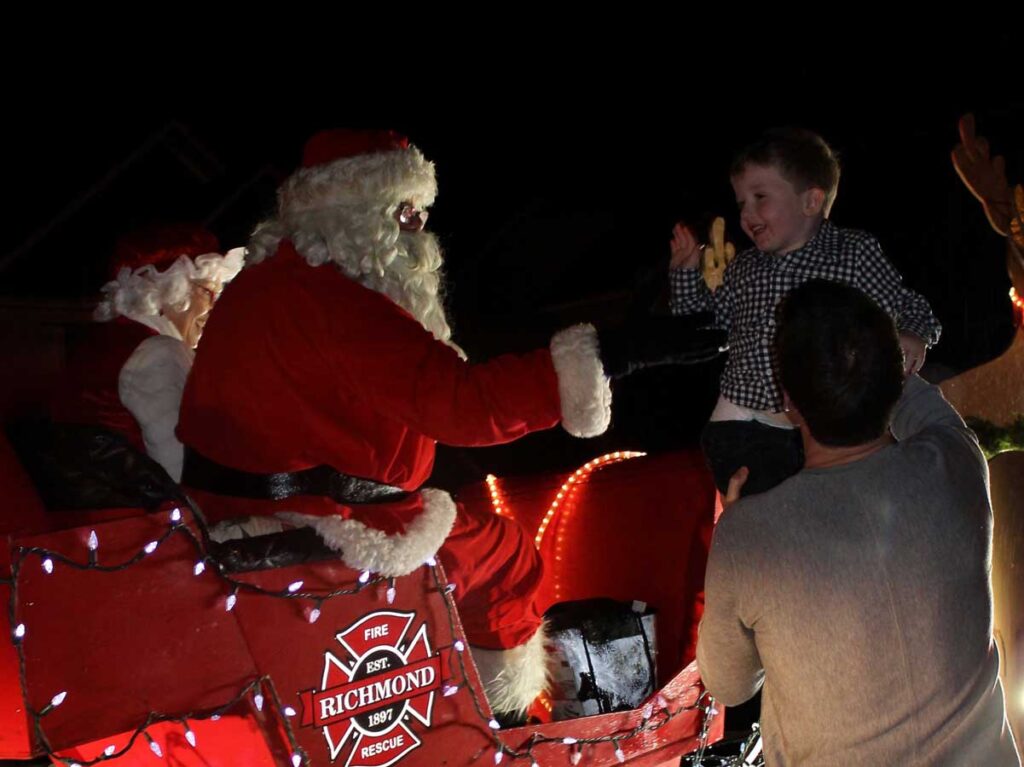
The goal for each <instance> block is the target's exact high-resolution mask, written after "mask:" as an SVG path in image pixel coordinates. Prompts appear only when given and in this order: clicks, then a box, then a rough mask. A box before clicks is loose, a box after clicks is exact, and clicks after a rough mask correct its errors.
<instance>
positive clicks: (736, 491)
mask: <svg viewBox="0 0 1024 767" xmlns="http://www.w3.org/2000/svg"><path fill="white" fill-rule="evenodd" d="M749 476H750V469H748V468H747V467H746V466H740V467H739V468H738V469H737V470H736V473H735V474H733V475H732V476H731V477H730V478H729V487H728V489H727V490H726V491H725V498H723V499H722V509H723V510H724V509H728V508H729V507H730V506H732V505H733V504H734V503H736V501H738V500H739V499H740V493H741V491H742V490H743V486H744V485H745V484H746V483H747V477H749Z"/></svg>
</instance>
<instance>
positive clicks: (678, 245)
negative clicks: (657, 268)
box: [668, 221, 700, 269]
mask: <svg viewBox="0 0 1024 767" xmlns="http://www.w3.org/2000/svg"><path fill="white" fill-rule="evenodd" d="M669 250H670V251H671V253H672V257H671V258H670V259H669V262H668V267H669V269H696V268H697V267H698V266H700V243H699V242H697V238H696V237H695V236H694V235H693V231H692V230H691V229H690V227H688V226H687V225H686V224H684V223H683V222H682V221H680V222H678V223H676V225H675V226H673V227H672V239H671V241H669Z"/></svg>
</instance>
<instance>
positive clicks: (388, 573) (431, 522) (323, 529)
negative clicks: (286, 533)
mask: <svg viewBox="0 0 1024 767" xmlns="http://www.w3.org/2000/svg"><path fill="white" fill-rule="evenodd" d="M420 495H421V496H422V497H423V511H422V512H421V513H420V515H419V516H418V517H416V519H414V520H413V521H412V522H411V523H410V524H409V526H408V527H407V528H406V531H405V534H404V535H388V534H386V533H384V532H383V531H381V530H375V529H373V528H372V527H367V526H366V525H364V524H363V523H362V522H359V521H358V520H355V519H342V518H341V517H318V516H313V515H311V514H298V513H295V512H281V513H279V514H277V516H278V517H280V518H281V519H284V520H286V521H288V522H291V523H292V524H294V525H301V526H304V527H311V528H313V529H314V530H316V531H317V533H318V534H319V535H320V537H321V538H323V540H324V543H326V544H327V545H328V546H330V547H331V548H332V549H334V550H335V551H337V552H339V553H340V554H341V558H342V559H343V560H344V561H345V564H346V565H348V566H349V567H351V568H352V569H353V570H369V571H370V572H372V573H377V574H379V575H383V576H384V577H386V578H398V577H399V576H402V575H408V574H409V573H411V572H412V571H413V570H415V569H416V568H417V567H422V566H423V563H424V562H426V561H427V560H428V559H429V558H430V557H432V556H433V555H434V554H436V553H437V550H438V549H439V548H441V544H442V543H444V540H445V538H447V537H448V533H450V532H451V530H452V525H454V524H455V502H454V501H453V500H452V497H451V496H450V495H448V493H446V492H445V491H443V490H436V489H433V488H424V489H423V490H420Z"/></svg>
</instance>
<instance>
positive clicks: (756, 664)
mask: <svg viewBox="0 0 1024 767" xmlns="http://www.w3.org/2000/svg"><path fill="white" fill-rule="evenodd" d="M729 527H730V520H729V514H726V515H725V516H723V517H722V520H721V521H720V522H719V526H718V528H717V529H716V530H715V534H714V537H713V538H712V540H711V552H710V554H709V555H708V568H707V575H706V576H705V581H704V595H705V597H704V598H705V604H704V617H703V619H702V620H701V623H700V635H699V638H698V640H697V665H698V666H699V667H700V674H701V678H702V679H703V680H704V686H705V687H707V689H708V690H710V692H711V694H712V695H714V696H715V698H717V699H718V700H719V701H721V702H722V703H724V704H725V705H727V706H735V705H738V704H740V703H743V702H744V701H746V700H749V699H750V698H752V697H753V696H754V694H755V693H756V692H757V691H758V690H759V689H761V685H762V683H763V682H764V669H763V667H762V665H761V656H760V654H759V653H758V651H757V645H756V643H755V642H754V631H753V629H752V628H750V627H748V626H746V625H744V623H743V619H742V618H741V616H740V604H739V601H740V600H739V590H740V584H739V581H738V577H737V572H736V568H735V566H734V564H733V553H732V550H731V549H732V546H731V544H730V540H729Z"/></svg>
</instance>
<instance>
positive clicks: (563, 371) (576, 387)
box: [551, 324, 612, 437]
mask: <svg viewBox="0 0 1024 767" xmlns="http://www.w3.org/2000/svg"><path fill="white" fill-rule="evenodd" d="M599 352H600V349H599V346H598V342H597V330H595V329H594V326H593V325H589V324H582V325H573V326H572V327H571V328H566V329H565V330H560V331H559V332H557V333H555V335H554V336H553V337H552V339H551V360H552V362H553V363H554V365H555V372H556V373H557V374H558V395H559V397H560V398H561V400H562V428H564V429H565V430H566V431H567V432H569V433H570V434H572V435H573V436H575V437H594V436H597V435H598V434H603V433H604V432H605V431H606V430H607V429H608V425H609V424H610V423H611V420H612V389H611V385H610V383H609V381H608V376H606V375H605V374H604V365H602V364H601V356H600V353H599Z"/></svg>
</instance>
